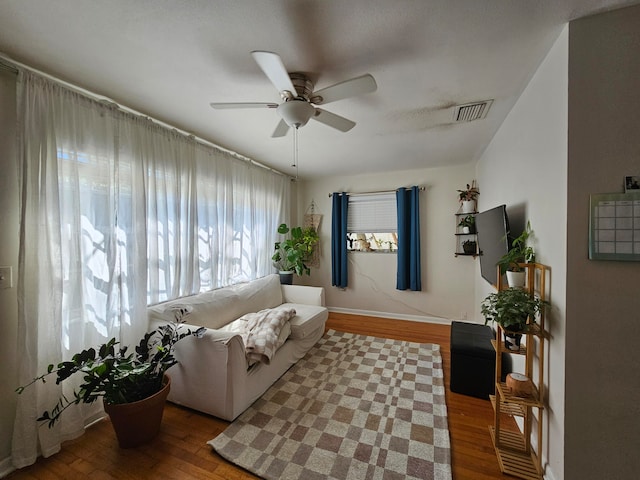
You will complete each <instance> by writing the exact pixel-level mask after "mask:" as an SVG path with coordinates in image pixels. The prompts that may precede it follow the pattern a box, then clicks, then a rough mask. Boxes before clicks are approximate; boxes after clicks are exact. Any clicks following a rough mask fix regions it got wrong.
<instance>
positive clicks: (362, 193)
mask: <svg viewBox="0 0 640 480" xmlns="http://www.w3.org/2000/svg"><path fill="white" fill-rule="evenodd" d="M400 188H405V189H407V188H411V187H400ZM400 188H397V189H395V190H380V191H378V192H358V193H349V192H345V193H347V194H348V195H351V196H352V197H357V196H358V195H381V194H384V193H396V192H397V191H398V190H400ZM425 188H426V187H423V186H419V187H418V190H420V191H421V192H423V191H424V190H425ZM329 197H333V193H330V194H329Z"/></svg>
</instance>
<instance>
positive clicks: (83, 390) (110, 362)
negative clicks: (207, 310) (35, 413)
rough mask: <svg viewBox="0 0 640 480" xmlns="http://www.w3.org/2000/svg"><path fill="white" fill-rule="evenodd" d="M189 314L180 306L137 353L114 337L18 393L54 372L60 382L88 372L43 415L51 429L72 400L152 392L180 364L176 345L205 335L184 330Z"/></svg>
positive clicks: (50, 371)
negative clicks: (74, 387) (75, 386)
mask: <svg viewBox="0 0 640 480" xmlns="http://www.w3.org/2000/svg"><path fill="white" fill-rule="evenodd" d="M187 313H188V312H187V309H186V308H185V307H179V308H176V309H175V311H174V317H175V321H173V322H170V323H167V324H164V325H161V326H159V327H158V328H156V329H155V330H152V331H151V332H147V333H145V335H144V336H143V337H142V339H141V340H140V343H139V344H138V345H137V346H136V347H135V352H133V353H130V354H127V347H124V348H120V349H118V348H117V345H118V344H119V342H117V341H116V339H115V338H112V339H110V340H109V341H108V342H106V343H104V344H102V345H100V346H99V347H97V348H88V349H85V350H82V351H81V352H79V353H76V354H75V355H74V356H73V357H72V359H71V360H70V361H66V362H61V363H59V364H58V365H57V366H56V365H53V364H52V365H49V367H48V368H47V372H46V373H45V374H43V375H40V376H39V377H36V378H35V379H33V380H32V381H31V382H30V383H28V384H27V385H24V386H21V387H19V388H17V389H16V392H17V393H19V394H20V393H22V392H23V391H24V390H25V389H26V388H28V387H29V386H31V385H33V384H35V383H37V382H42V383H46V381H47V378H48V377H49V376H50V375H55V378H56V385H58V384H60V383H62V382H63V381H65V380H66V379H68V378H70V377H71V376H73V375H74V374H76V373H78V374H79V375H82V379H83V380H82V383H81V384H80V386H79V388H78V389H77V390H75V391H74V392H73V397H72V398H67V397H66V396H64V395H63V396H62V397H61V398H60V399H59V400H58V403H56V405H55V406H54V407H53V408H52V409H51V410H50V411H45V412H44V413H43V414H42V415H41V416H40V417H39V418H38V419H37V420H38V421H41V422H48V424H49V428H51V427H53V426H54V425H55V423H56V422H57V421H58V419H59V418H60V416H61V415H62V413H63V412H64V411H65V410H66V409H67V408H69V407H70V406H71V405H76V404H79V403H93V402H95V401H96V400H98V399H99V398H103V399H104V401H105V402H106V403H107V404H122V403H130V402H136V401H139V400H143V399H145V398H147V397H150V396H151V395H153V394H155V393H157V392H159V391H160V390H161V389H162V387H163V377H164V374H165V372H166V371H167V369H169V368H170V367H172V366H173V365H175V364H176V363H178V361H177V360H176V359H175V357H174V347H175V344H176V343H177V342H179V341H180V340H182V339H183V338H184V337H187V336H189V335H194V336H197V337H201V336H202V335H203V334H204V331H205V328H204V327H201V328H199V329H197V330H196V331H194V332H192V331H191V330H190V329H187V330H182V328H181V325H182V324H183V323H184V320H183V317H184V316H185V315H186V314H187Z"/></svg>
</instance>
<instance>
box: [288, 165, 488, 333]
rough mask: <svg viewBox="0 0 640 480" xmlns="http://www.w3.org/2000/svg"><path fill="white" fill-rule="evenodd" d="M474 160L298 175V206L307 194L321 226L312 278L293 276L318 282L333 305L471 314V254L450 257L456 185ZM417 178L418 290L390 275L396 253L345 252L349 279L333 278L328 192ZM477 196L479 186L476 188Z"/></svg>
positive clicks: (438, 318)
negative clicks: (341, 282)
mask: <svg viewBox="0 0 640 480" xmlns="http://www.w3.org/2000/svg"><path fill="white" fill-rule="evenodd" d="M473 175H474V166H473V165H472V164H467V165H462V166H457V167H447V168H425V169H420V170H411V171H399V172H392V173H386V174H362V175H357V176H349V177H345V176H342V177H326V178H322V179H316V180H314V181H310V182H302V183H301V184H300V185H299V188H298V192H299V194H298V198H299V204H298V213H299V221H300V222H302V217H301V215H302V214H304V212H305V210H306V209H307V208H308V206H309V205H310V203H311V201H312V200H313V201H314V202H315V204H316V205H317V212H318V213H321V214H323V220H322V222H323V223H322V225H321V228H320V239H321V245H320V246H321V253H322V256H321V262H320V267H319V268H318V269H312V274H311V277H310V278H302V279H296V282H300V283H302V282H305V283H309V284H313V285H320V286H324V287H325V289H326V300H327V306H329V308H330V309H333V310H338V311H341V310H342V311H348V312H352V313H356V312H357V313H365V314H366V313H371V314H375V315H378V316H391V317H393V318H403V319H411V320H429V321H435V322H445V323H448V322H449V321H450V320H451V319H461V318H464V317H467V318H469V319H471V317H472V312H473V310H474V298H473V285H474V277H475V275H476V271H475V264H476V262H477V261H478V260H477V259H474V258H473V257H458V258H456V257H454V252H455V242H456V240H455V237H454V233H455V226H456V219H455V216H454V214H455V213H456V211H457V210H458V207H459V203H458V196H457V193H456V190H457V189H459V188H464V186H465V185H466V184H467V183H470V182H471V181H472V180H473ZM412 185H422V186H425V187H426V190H425V191H423V192H421V193H420V214H421V219H420V220H421V223H420V227H421V261H422V292H411V291H409V290H407V291H399V290H396V288H395V282H396V255H395V254H383V253H364V252H352V253H349V286H348V288H347V289H346V290H344V291H343V290H340V289H337V288H335V287H332V286H331V243H330V239H331V199H330V198H329V196H328V194H329V193H331V192H335V191H346V192H353V193H358V192H369V191H380V190H395V189H396V188H398V187H401V186H402V187H406V186H412ZM480 202H482V192H481V195H480Z"/></svg>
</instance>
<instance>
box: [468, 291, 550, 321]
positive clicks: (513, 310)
mask: <svg viewBox="0 0 640 480" xmlns="http://www.w3.org/2000/svg"><path fill="white" fill-rule="evenodd" d="M548 306H549V302H547V301H546V300H541V299H539V298H538V297H535V296H532V295H529V293H528V292H527V291H526V290H523V289H521V288H514V287H512V288H507V289H505V290H500V291H498V292H495V293H492V294H490V295H489V296H488V297H486V298H485V299H484V300H483V301H482V304H481V306H480V312H481V313H482V315H483V316H484V323H485V325H486V324H487V323H489V322H496V323H497V324H498V325H500V326H501V327H502V328H504V329H505V330H509V331H512V332H522V331H524V330H525V328H526V326H527V322H528V320H529V319H531V323H533V322H534V320H535V317H536V315H538V314H539V313H541V312H542V311H543V310H544V309H545V308H546V307H548Z"/></svg>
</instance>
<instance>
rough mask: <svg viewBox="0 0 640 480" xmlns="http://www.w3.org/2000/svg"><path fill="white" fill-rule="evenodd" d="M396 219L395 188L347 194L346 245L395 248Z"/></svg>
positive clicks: (376, 249)
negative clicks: (379, 191)
mask: <svg viewBox="0 0 640 480" xmlns="http://www.w3.org/2000/svg"><path fill="white" fill-rule="evenodd" d="M397 228H398V220H397V212H396V194H395V192H388V193H375V194H362V195H353V196H350V197H349V209H348V218H347V232H348V233H347V249H348V250H349V251H359V252H396V251H397V250H398V235H397Z"/></svg>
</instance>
